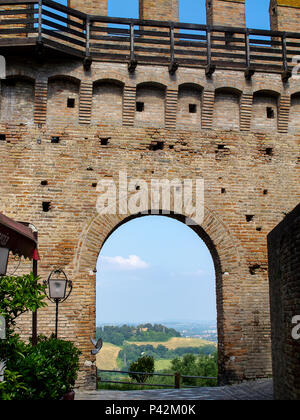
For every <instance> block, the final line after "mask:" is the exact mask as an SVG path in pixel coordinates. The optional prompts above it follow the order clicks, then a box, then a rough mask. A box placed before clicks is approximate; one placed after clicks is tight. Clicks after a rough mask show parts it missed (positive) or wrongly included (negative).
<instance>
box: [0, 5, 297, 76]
mask: <svg viewBox="0 0 300 420" xmlns="http://www.w3.org/2000/svg"><path fill="white" fill-rule="evenodd" d="M20 38H23V40H24V38H27V43H30V40H31V41H33V39H34V40H35V41H36V42H37V43H39V44H40V45H42V44H43V45H45V46H49V47H54V48H58V49H60V50H61V51H63V52H66V53H71V54H74V55H76V56H80V57H83V58H85V59H88V60H90V61H92V60H100V61H121V62H124V61H125V62H128V64H129V71H134V70H135V68H136V65H137V64H138V63H147V62H148V63H149V62H150V63H153V64H165V65H168V66H169V70H170V73H175V71H176V70H177V68H178V66H193V67H204V68H206V74H207V75H208V76H209V75H211V74H212V73H213V72H214V70H215V68H216V67H219V68H229V69H235V68H237V69H243V70H245V75H246V77H249V78H250V77H251V75H252V74H253V72H254V71H269V72H279V73H280V72H281V73H282V74H283V77H286V78H288V77H289V75H290V70H291V68H292V62H293V57H295V56H297V55H300V33H292V32H274V31H267V30H256V29H244V28H229V27H210V26H206V25H198V24H189V23H177V22H162V21H152V20H138V19H123V18H110V17H104V16H92V15H87V14H85V13H82V12H79V11H77V10H75V9H72V8H69V7H66V6H63V5H61V4H59V3H56V2H55V1H52V0H27V1H18V0H4V1H3V0H0V47H1V46H14V45H18V44H21V43H22V41H21V40H20Z"/></svg>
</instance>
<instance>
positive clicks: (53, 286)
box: [44, 269, 73, 338]
mask: <svg viewBox="0 0 300 420" xmlns="http://www.w3.org/2000/svg"><path fill="white" fill-rule="evenodd" d="M44 284H45V285H46V286H48V294H47V298H48V299H49V300H50V302H52V303H55V305H56V316H55V338H57V330H58V305H59V304H60V303H63V302H65V301H66V300H67V299H68V297H69V296H70V294H71V292H72V288H73V285H72V281H71V280H69V279H68V278H67V276H66V273H65V272H64V271H63V270H61V269H56V270H53V271H52V272H51V273H50V275H49V277H48V280H46V281H44ZM67 289H69V290H68V291H67Z"/></svg>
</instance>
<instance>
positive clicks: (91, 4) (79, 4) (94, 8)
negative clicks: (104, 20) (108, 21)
mask: <svg viewBox="0 0 300 420" xmlns="http://www.w3.org/2000/svg"><path fill="white" fill-rule="evenodd" d="M68 6H69V7H72V8H73V9H76V10H80V11H81V12H84V13H88V14H90V15H98V16H106V15H107V0H88V1H87V0H69V1H68Z"/></svg>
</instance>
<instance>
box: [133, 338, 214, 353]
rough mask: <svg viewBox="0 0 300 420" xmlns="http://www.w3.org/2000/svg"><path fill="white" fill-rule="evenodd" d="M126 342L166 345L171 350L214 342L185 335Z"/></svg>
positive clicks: (141, 344)
mask: <svg viewBox="0 0 300 420" xmlns="http://www.w3.org/2000/svg"><path fill="white" fill-rule="evenodd" d="M126 344H136V345H137V346H146V345H147V344H148V345H149V344H150V346H153V347H155V348H156V347H158V346H159V345H160V344H161V345H162V346H164V347H167V348H168V349H169V350H175V349H178V348H179V347H203V346H206V345H208V344H214V345H216V343H212V342H210V341H205V340H202V339H201V338H185V337H173V338H171V339H170V340H169V341H161V342H152V341H150V342H149V341H147V342H146V341H145V342H138V341H134V342H132V341H126Z"/></svg>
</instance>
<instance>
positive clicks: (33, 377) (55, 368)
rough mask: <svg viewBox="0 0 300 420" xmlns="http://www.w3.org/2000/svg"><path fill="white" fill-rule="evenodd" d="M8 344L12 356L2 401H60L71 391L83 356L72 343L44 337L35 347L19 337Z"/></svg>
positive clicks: (8, 365) (6, 373) (1, 390)
mask: <svg viewBox="0 0 300 420" xmlns="http://www.w3.org/2000/svg"><path fill="white" fill-rule="evenodd" d="M8 341H9V342H10V343H8V344H9V345H10V346H11V354H12V355H13V356H12V357H10V358H8V359H7V364H6V366H7V370H6V371H5V382H4V385H2V388H0V399H17V400H58V399H60V398H61V397H62V396H63V395H64V394H65V393H67V392H70V391H71V390H72V388H73V387H74V384H75V381H76V379H77V372H78V370H79V355H80V351H79V350H78V349H77V348H76V347H75V345H74V344H73V343H71V342H69V341H61V340H57V339H55V338H50V339H47V338H42V339H40V341H39V343H38V344H37V346H32V345H31V344H28V345H25V344H24V343H22V342H20V341H18V339H17V336H14V337H13V338H12V339H9V340H8ZM13 349H15V350H18V351H17V352H16V351H15V352H13Z"/></svg>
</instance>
